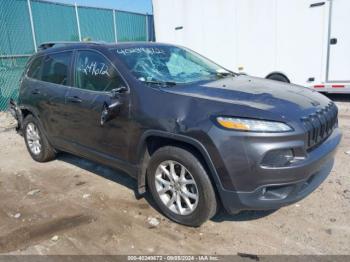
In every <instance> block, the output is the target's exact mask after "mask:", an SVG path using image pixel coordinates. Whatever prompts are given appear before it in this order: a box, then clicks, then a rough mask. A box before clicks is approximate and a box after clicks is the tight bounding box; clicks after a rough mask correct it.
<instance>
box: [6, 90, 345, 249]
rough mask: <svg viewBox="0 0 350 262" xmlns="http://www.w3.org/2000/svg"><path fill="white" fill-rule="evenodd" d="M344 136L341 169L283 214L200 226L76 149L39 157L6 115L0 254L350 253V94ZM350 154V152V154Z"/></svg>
mask: <svg viewBox="0 0 350 262" xmlns="http://www.w3.org/2000/svg"><path fill="white" fill-rule="evenodd" d="M332 98H334V99H336V100H337V104H338V106H339V108H340V126H341V128H342V131H343V139H342V142H341V145H340V146H339V149H338V151H337V155H336V164H335V166H334V168H333V171H332V174H331V175H330V176H329V178H328V179H327V180H326V181H325V182H324V183H323V184H322V186H321V187H319V188H318V189H317V190H316V191H315V192H314V193H313V194H311V195H310V196H309V197H307V198H306V199H304V200H302V201H301V202H299V203H297V204H294V205H291V206H288V207H285V208H282V209H280V210H277V211H275V212H243V213H241V214H238V215H235V216H231V215H228V214H225V213H224V212H221V213H219V214H218V215H217V216H216V217H214V219H212V220H211V221H209V222H207V223H205V224H204V225H202V226H201V227H200V228H189V227H185V226H181V225H178V224H175V223H173V222H171V221H169V220H168V219H166V218H164V217H163V216H162V215H161V214H159V213H158V212H157V210H156V209H155V207H154V204H153V202H152V200H151V198H150V197H149V196H146V198H141V199H136V198H135V186H136V183H135V181H134V180H133V179H131V178H130V177H128V176H127V175H125V174H123V173H121V172H120V171H115V170H111V169H109V168H107V167H103V166H100V165H97V164H95V163H92V162H90V161H87V160H83V159H80V158H77V157H74V156H72V155H68V154H61V155H60V156H59V158H58V159H57V160H55V161H52V162H50V163H45V164H40V163H36V162H34V161H33V160H32V159H31V158H30V156H29V154H28V153H27V150H26V147H25V144H24V141H23V138H22V137H20V136H19V135H17V134H16V133H15V131H14V130H13V127H14V123H15V122H14V120H13V119H12V118H11V117H10V116H9V115H8V114H6V113H0V156H1V157H0V221H1V223H0V253H5V254H177V255H180V254H237V253H238V252H240V253H250V254H350V219H349V218H350V176H349V171H350V132H349V131H350V98H349V97H345V98H344V96H333V97H332ZM346 152H348V153H346Z"/></svg>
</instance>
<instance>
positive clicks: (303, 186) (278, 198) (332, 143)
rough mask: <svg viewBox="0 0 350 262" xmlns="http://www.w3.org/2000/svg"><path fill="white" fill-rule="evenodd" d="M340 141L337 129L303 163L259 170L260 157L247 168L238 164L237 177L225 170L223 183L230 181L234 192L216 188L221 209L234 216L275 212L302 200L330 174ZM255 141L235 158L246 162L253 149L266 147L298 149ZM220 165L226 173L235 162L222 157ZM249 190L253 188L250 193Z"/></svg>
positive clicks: (291, 144) (292, 143) (291, 143)
mask: <svg viewBox="0 0 350 262" xmlns="http://www.w3.org/2000/svg"><path fill="white" fill-rule="evenodd" d="M253 140H254V139H253ZM340 140H341V132H340V130H339V128H336V129H334V131H333V133H332V134H331V135H330V136H329V137H328V138H327V139H326V140H325V141H324V142H323V143H322V144H321V145H320V146H318V147H317V148H315V149H313V150H312V151H311V152H308V153H307V157H306V158H305V159H304V160H302V161H300V162H299V163H297V164H295V165H291V166H288V167H280V168H264V167H261V166H260V165H259V163H260V162H259V161H260V159H261V157H260V158H255V159H254V158H253V159H252V158H251V159H250V160H249V161H250V162H249V163H250V165H247V163H245V164H244V161H241V162H240V163H239V164H238V165H237V166H238V167H239V170H240V171H241V172H240V173H239V174H237V170H235V171H236V172H229V171H227V172H228V174H229V176H228V177H226V182H228V181H229V182H232V185H233V187H235V189H236V190H235V189H227V188H225V187H224V185H223V184H222V186H221V188H219V189H218V191H219V194H220V197H221V201H222V204H223V206H224V207H225V209H226V210H227V211H228V212H229V213H238V212H240V211H242V210H268V209H278V208H280V207H282V206H286V205H288V204H291V203H294V202H297V201H299V200H301V199H303V198H304V197H306V196H307V195H309V194H310V193H311V192H313V191H314V190H315V189H316V188H317V187H318V186H319V185H320V184H321V183H322V182H323V181H324V180H325V179H326V178H327V176H328V175H329V174H330V172H331V170H332V167H333V163H334V155H335V151H336V148H337V146H338V144H339V142H340ZM301 141H302V140H301ZM246 142H247V141H246ZM255 142H256V143H248V146H246V147H243V148H244V149H245V150H246V155H245V156H243V154H241V155H240V156H238V157H242V158H243V159H246V158H248V157H249V156H252V155H249V154H248V153H249V152H250V153H253V152H254V149H261V148H264V149H265V150H266V149H267V150H269V149H270V148H273V149H274V148H286V147H292V148H293V147H295V146H300V143H299V144H298V141H297V140H294V141H293V140H290V141H289V142H288V141H283V139H282V140H280V139H279V141H278V142H276V141H275V142H276V143H275V142H274V141H271V142H266V141H265V142H264V143H265V145H264V143H262V142H261V139H258V140H256V141H255ZM299 142H300V140H299ZM255 145H257V147H255ZM274 145H276V147H275V146H274ZM280 146H282V147H280ZM236 148H237V147H236ZM231 155H232V153H231ZM235 156H237V154H235ZM223 162H224V165H225V167H226V168H228V169H226V170H234V166H235V163H234V162H231V161H230V158H229V157H226V158H223ZM236 163H237V162H236ZM222 181H223V180H221V182H222ZM226 185H229V183H226ZM251 188H253V189H252V190H250V189H251ZM242 189H243V190H242ZM245 189H247V190H245Z"/></svg>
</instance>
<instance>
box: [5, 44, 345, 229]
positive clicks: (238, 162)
mask: <svg viewBox="0 0 350 262" xmlns="http://www.w3.org/2000/svg"><path fill="white" fill-rule="evenodd" d="M40 49H41V51H39V52H38V53H36V54H35V55H34V56H33V57H32V58H31V59H30V61H29V62H28V65H27V68H26V70H25V72H24V74H23V77H22V78H21V87H20V94H19V100H18V103H15V102H13V101H12V106H11V108H12V112H13V114H14V115H15V117H16V118H17V120H18V131H19V132H20V133H21V134H23V136H24V139H25V142H26V145H27V148H28V151H29V153H30V154H31V156H32V158H33V159H34V160H36V161H39V162H44V161H49V160H52V159H54V158H55V156H56V154H57V153H58V152H61V151H63V152H69V153H71V154H75V155H78V156H81V157H84V158H88V159H91V160H93V161H96V162H99V163H101V164H104V165H108V166H111V167H113V168H117V169H121V170H123V171H125V172H127V173H128V174H130V175H131V176H132V177H134V178H135V179H136V180H137V184H138V191H139V193H144V192H146V190H148V191H149V192H150V193H151V194H152V196H153V198H154V200H155V202H156V203H157V204H158V206H159V208H160V210H161V211H162V212H163V213H164V214H165V215H166V216H167V217H169V218H170V219H172V220H174V221H176V222H178V223H182V224H185V225H190V226H199V225H201V224H202V223H203V222H205V221H206V220H207V219H210V218H211V217H213V216H214V214H215V213H216V212H217V208H218V204H219V203H221V204H222V206H223V207H224V208H225V209H226V210H227V211H228V212H230V213H233V214H234V213H237V212H239V211H241V210H257V209H278V208H280V207H282V206H285V205H288V204H291V203H294V202H296V201H298V200H300V199H302V198H304V197H305V196H307V195H308V194H310V193H311V192H312V191H314V190H315V189H316V188H317V187H318V186H319V185H320V184H321V183H322V181H324V180H325V178H326V177H327V176H328V175H329V173H330V170H331V168H332V165H333V158H334V152H335V149H336V147H337V145H338V144H339V142H340V139H341V133H340V131H339V128H338V120H337V107H336V106H335V104H334V103H333V102H331V101H330V100H329V99H328V98H327V97H325V96H323V95H321V94H319V93H317V92H315V91H313V90H309V89H307V88H304V87H300V86H296V85H292V84H286V83H281V82H277V81H272V80H265V79H259V78H255V77H251V76H246V75H240V74H236V73H233V72H231V71H229V70H227V69H225V68H223V67H221V66H219V65H217V64H215V63H214V62H212V61H210V60H208V59H207V58H204V57H203V56H201V55H199V54H197V53H195V52H193V51H191V50H189V49H186V48H183V47H178V46H173V45H167V44H159V43H123V44H101V43H46V44H43V45H41V46H40Z"/></svg>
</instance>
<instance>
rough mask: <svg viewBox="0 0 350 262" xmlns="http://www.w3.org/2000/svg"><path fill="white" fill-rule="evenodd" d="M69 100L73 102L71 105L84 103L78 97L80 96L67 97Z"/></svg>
mask: <svg viewBox="0 0 350 262" xmlns="http://www.w3.org/2000/svg"><path fill="white" fill-rule="evenodd" d="M67 100H68V101H69V102H71V103H81V102H83V100H82V99H81V98H80V97H78V96H69V97H67Z"/></svg>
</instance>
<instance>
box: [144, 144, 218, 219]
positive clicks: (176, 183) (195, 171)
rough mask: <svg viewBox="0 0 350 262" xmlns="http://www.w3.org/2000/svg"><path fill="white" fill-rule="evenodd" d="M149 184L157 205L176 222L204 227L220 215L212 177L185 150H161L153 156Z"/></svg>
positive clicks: (148, 170)
mask: <svg viewBox="0 0 350 262" xmlns="http://www.w3.org/2000/svg"><path fill="white" fill-rule="evenodd" d="M147 182H148V186H149V189H150V191H151V194H152V196H153V198H154V200H155V202H156V203H157V205H158V206H159V208H160V209H161V210H162V212H163V213H164V214H165V215H166V216H167V217H168V218H170V219H171V220H173V221H176V222H178V223H180V224H184V225H188V226H200V225H201V224H202V223H204V222H205V221H207V220H208V219H210V218H211V217H213V216H214V215H215V213H216V208H217V203H216V196H215V192H214V189H213V186H212V184H211V181H210V179H209V177H208V174H207V172H206V171H205V169H204V167H203V166H202V164H201V162H200V161H199V160H198V159H197V158H196V157H195V156H194V155H193V154H192V153H190V152H189V151H187V150H185V149H182V148H178V147H172V146H166V147H162V148H160V149H158V150H157V151H156V152H155V153H154V154H153V155H152V156H151V159H150V164H149V167H148V169H147Z"/></svg>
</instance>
